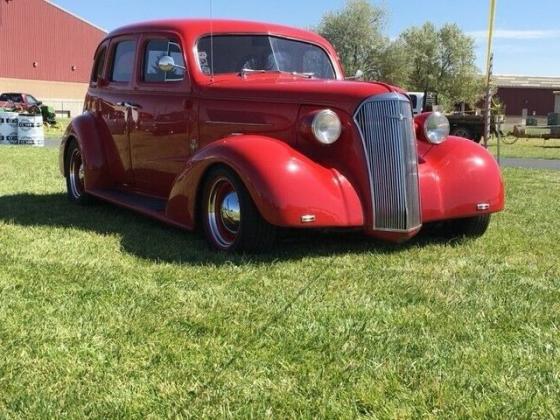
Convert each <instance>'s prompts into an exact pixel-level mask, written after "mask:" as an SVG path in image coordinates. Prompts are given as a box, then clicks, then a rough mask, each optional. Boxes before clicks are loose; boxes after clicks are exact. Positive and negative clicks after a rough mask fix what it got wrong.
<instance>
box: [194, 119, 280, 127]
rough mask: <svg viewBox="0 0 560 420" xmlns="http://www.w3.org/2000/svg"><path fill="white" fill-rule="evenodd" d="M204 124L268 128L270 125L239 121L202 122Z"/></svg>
mask: <svg viewBox="0 0 560 420" xmlns="http://www.w3.org/2000/svg"><path fill="white" fill-rule="evenodd" d="M204 123H205V124H214V125H249V126H254V127H270V126H271V125H272V124H269V123H250V122H240V121H210V120H207V121H204Z"/></svg>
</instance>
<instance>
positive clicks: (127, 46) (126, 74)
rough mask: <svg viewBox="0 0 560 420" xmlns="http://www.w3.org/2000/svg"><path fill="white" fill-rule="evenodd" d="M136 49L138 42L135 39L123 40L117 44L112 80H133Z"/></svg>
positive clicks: (123, 81) (124, 81)
mask: <svg viewBox="0 0 560 420" xmlns="http://www.w3.org/2000/svg"><path fill="white" fill-rule="evenodd" d="M135 49H136V43H135V42H134V41H122V42H119V43H118V44H117V47H116V48H115V53H114V55H113V65H112V71H111V81H112V82H122V83H126V82H130V81H131V80H132V72H133V69H134V52H135Z"/></svg>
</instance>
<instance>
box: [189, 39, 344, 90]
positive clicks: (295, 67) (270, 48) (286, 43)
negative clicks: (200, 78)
mask: <svg viewBox="0 0 560 420" xmlns="http://www.w3.org/2000/svg"><path fill="white" fill-rule="evenodd" d="M212 42H213V46H214V48H213V50H214V51H213V53H212V52H211V45H212ZM212 59H213V60H214V62H213V63H212ZM198 61H199V64H200V69H201V70H202V72H203V73H204V74H207V75H209V74H210V73H211V71H212V69H213V71H214V74H228V73H241V72H242V71H243V70H245V71H251V70H257V71H263V70H264V71H282V72H289V73H297V74H304V75H307V76H310V77H311V76H312V77H316V78H319V79H335V78H336V74H335V72H334V68H333V65H332V63H331V60H330V59H329V56H328V55H327V53H326V52H325V51H324V50H323V49H322V48H320V47H318V46H316V45H313V44H309V43H307V42H301V41H293V40H290V39H285V38H278V37H274V36H267V35H217V36H214V37H213V40H212V41H211V39H210V37H209V36H207V37H204V38H202V39H200V41H199V42H198Z"/></svg>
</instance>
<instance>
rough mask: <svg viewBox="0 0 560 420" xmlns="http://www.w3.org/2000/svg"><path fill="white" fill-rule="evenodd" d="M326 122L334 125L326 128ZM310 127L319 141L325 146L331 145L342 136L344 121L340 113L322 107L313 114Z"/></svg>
mask: <svg viewBox="0 0 560 420" xmlns="http://www.w3.org/2000/svg"><path fill="white" fill-rule="evenodd" d="M324 124H327V125H328V124H333V125H332V126H331V127H329V128H327V129H326V130H325V125H324ZM321 125H323V126H321ZM310 129H311V133H312V134H313V137H314V138H315V140H317V142H319V143H320V144H322V145H324V146H330V145H332V144H334V143H336V142H337V141H338V140H339V139H340V137H341V136H342V121H341V119H340V117H339V115H338V114H337V113H336V112H335V111H333V110H332V109H328V108H327V109H322V110H320V111H318V112H316V113H315V115H313V119H312V120H311V125H310Z"/></svg>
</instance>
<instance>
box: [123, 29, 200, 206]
mask: <svg viewBox="0 0 560 420" xmlns="http://www.w3.org/2000/svg"><path fill="white" fill-rule="evenodd" d="M139 45H140V47H139V49H138V57H139V58H138V69H137V89H136V90H135V92H134V95H132V96H131V97H130V98H129V101H130V102H132V103H133V104H134V105H135V106H134V107H133V108H132V125H131V127H132V128H131V132H130V144H131V149H132V166H133V169H134V179H135V182H136V187H137V189H139V190H141V192H144V193H146V194H149V195H153V196H158V197H163V198H167V197H168V196H169V193H170V192H171V188H172V186H173V182H174V180H175V178H176V177H177V176H178V175H179V173H180V172H181V171H182V170H183V169H184V167H185V163H186V161H187V159H188V157H189V150H190V148H189V147H190V146H189V145H190V141H189V138H190V137H189V136H190V135H191V134H192V132H193V129H194V121H195V119H194V115H193V109H192V101H191V98H190V82H189V78H188V77H187V71H186V69H184V68H185V62H186V61H185V57H184V54H183V51H184V49H183V48H182V47H181V42H180V41H179V38H178V37H177V36H175V35H173V34H157V33H154V34H145V35H143V36H142V38H141V39H140V40H139ZM163 56H171V57H172V58H173V59H174V61H175V64H177V65H178V66H179V67H177V68H175V69H174V70H172V71H170V72H167V73H165V72H163V71H161V70H160V69H159V67H158V62H159V59H160V58H161V57H163Z"/></svg>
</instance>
